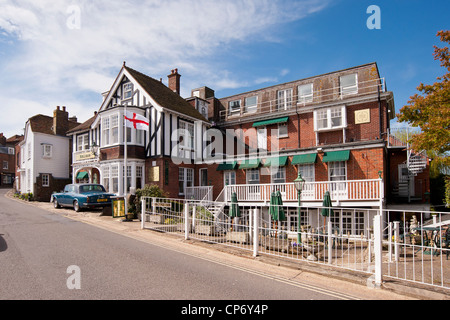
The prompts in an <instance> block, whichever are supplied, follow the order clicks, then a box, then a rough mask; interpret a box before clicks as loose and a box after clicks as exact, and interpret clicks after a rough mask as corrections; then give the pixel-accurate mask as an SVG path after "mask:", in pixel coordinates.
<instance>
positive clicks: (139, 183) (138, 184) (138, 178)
mask: <svg viewBox="0 0 450 320" xmlns="http://www.w3.org/2000/svg"><path fill="white" fill-rule="evenodd" d="M142 171H143V168H142V166H136V189H140V188H142V187H143V185H142V182H143V180H142Z"/></svg>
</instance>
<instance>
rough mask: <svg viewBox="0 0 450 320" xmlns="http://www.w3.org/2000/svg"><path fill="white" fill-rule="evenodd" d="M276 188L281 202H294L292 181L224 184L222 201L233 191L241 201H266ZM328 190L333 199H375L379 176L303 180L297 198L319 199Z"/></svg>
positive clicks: (379, 196) (380, 191)
mask: <svg viewBox="0 0 450 320" xmlns="http://www.w3.org/2000/svg"><path fill="white" fill-rule="evenodd" d="M277 190H279V191H280V192H281V195H282V199H283V201H287V202H289V201H298V198H297V189H295V186H294V183H292V182H291V183H274V184H239V185H229V186H226V190H225V191H226V192H225V200H226V201H230V200H231V194H232V193H233V192H236V195H237V199H238V201H239V202H241V201H256V202H259V201H261V202H266V201H267V202H269V201H270V197H271V194H272V192H274V191H277ZM326 191H329V192H330V195H331V199H332V200H333V201H376V200H380V199H382V198H383V197H384V191H383V186H382V181H381V179H368V180H343V181H321V182H306V183H305V185H304V187H303V191H302V194H301V201H315V202H317V201H322V200H323V198H324V195H325V192H326Z"/></svg>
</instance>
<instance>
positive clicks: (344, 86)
mask: <svg viewBox="0 0 450 320" xmlns="http://www.w3.org/2000/svg"><path fill="white" fill-rule="evenodd" d="M339 82H340V88H341V97H342V96H346V95H350V94H356V93H358V75H357V74H356V73H355V74H349V75H346V76H341V77H339Z"/></svg>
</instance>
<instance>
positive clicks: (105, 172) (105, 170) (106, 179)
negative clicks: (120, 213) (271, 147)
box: [102, 166, 109, 192]
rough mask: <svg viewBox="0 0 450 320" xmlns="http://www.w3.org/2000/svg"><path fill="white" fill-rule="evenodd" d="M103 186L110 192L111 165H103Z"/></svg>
mask: <svg viewBox="0 0 450 320" xmlns="http://www.w3.org/2000/svg"><path fill="white" fill-rule="evenodd" d="M102 171H103V186H104V187H105V189H106V191H107V192H109V166H106V167H103V168H102Z"/></svg>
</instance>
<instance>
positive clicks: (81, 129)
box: [67, 115, 97, 133]
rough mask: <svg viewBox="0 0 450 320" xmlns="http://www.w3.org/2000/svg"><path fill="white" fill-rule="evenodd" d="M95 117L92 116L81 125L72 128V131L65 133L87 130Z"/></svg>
mask: <svg viewBox="0 0 450 320" xmlns="http://www.w3.org/2000/svg"><path fill="white" fill-rule="evenodd" d="M96 117H97V115H94V116H93V117H91V118H89V119H88V120H86V121H85V122H83V123H82V124H80V125H78V126H76V127H74V128H72V129H70V130H69V131H67V133H71V132H76V131H84V130H89V128H90V127H91V124H92V123H93V122H94V120H95V118H96Z"/></svg>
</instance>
